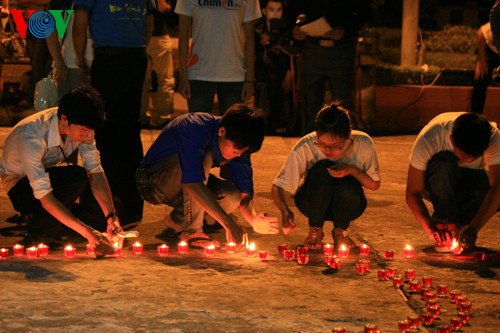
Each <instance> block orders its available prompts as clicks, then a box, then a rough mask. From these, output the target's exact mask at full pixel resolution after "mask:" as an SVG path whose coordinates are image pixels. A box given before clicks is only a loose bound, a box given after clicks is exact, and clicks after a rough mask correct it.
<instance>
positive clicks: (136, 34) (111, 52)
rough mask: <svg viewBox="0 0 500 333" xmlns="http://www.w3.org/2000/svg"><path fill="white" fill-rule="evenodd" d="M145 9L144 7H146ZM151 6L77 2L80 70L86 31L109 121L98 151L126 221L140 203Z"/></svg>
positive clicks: (116, 0)
mask: <svg viewBox="0 0 500 333" xmlns="http://www.w3.org/2000/svg"><path fill="white" fill-rule="evenodd" d="M145 6H147V8H146V7H145ZM153 8H154V3H153V2H151V1H143V0H75V14H74V15H75V21H74V24H73V42H74V45H75V52H76V56H77V59H78V65H79V67H80V68H85V62H84V57H83V53H84V50H85V45H86V42H87V28H89V27H90V34H91V36H92V40H93V43H94V45H93V46H94V61H93V62H92V67H91V70H90V78H91V84H92V86H94V87H95V88H96V89H97V90H98V91H99V92H100V93H101V95H102V97H103V99H104V105H105V108H106V114H107V119H106V122H105V123H104V126H103V127H102V129H100V130H98V131H96V142H97V148H98V149H99V151H100V152H101V160H102V166H103V168H104V170H105V171H106V174H107V175H108V180H109V185H110V187H111V189H112V190H113V193H114V194H115V195H116V196H117V197H118V198H120V200H121V201H122V203H123V209H124V212H123V213H124V221H123V222H124V223H130V222H137V221H140V220H141V219H142V212H143V208H144V207H143V206H144V202H143V200H142V198H141V196H140V195H139V192H137V188H136V186H135V170H136V169H137V167H138V166H139V163H140V162H141V160H142V157H143V150H142V142H141V126H140V122H139V116H140V111H141V96H142V84H143V82H144V75H145V72H146V65H147V58H146V52H145V47H146V39H147V36H150V35H151V33H150V32H151V30H149V33H148V32H147V31H146V30H147V29H146V27H147V26H148V28H149V29H152V24H153V21H152V20H153V17H152V15H149V14H150V13H152V10H153Z"/></svg>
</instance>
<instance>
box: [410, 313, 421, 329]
mask: <svg viewBox="0 0 500 333" xmlns="http://www.w3.org/2000/svg"><path fill="white" fill-rule="evenodd" d="M408 321H409V322H410V324H411V326H412V327H418V326H419V325H420V323H421V322H422V318H420V316H419V315H416V314H414V315H411V316H408Z"/></svg>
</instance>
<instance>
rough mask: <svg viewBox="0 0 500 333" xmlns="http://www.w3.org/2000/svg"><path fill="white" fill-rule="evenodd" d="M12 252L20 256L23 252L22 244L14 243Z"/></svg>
mask: <svg viewBox="0 0 500 333" xmlns="http://www.w3.org/2000/svg"><path fill="white" fill-rule="evenodd" d="M12 252H14V255H15V256H16V257H17V256H22V255H23V253H24V246H23V245H21V244H16V245H14V246H13V247H12Z"/></svg>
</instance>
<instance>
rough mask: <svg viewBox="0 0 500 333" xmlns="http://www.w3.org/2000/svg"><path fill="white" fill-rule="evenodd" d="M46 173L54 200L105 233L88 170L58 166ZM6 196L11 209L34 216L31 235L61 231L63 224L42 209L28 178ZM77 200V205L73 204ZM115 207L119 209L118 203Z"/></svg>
mask: <svg viewBox="0 0 500 333" xmlns="http://www.w3.org/2000/svg"><path fill="white" fill-rule="evenodd" d="M47 172H48V173H49V176H50V183H51V185H52V194H53V195H54V196H55V197H56V199H58V200H59V201H60V202H61V203H62V204H63V205H64V206H65V207H66V208H68V209H70V210H71V212H72V213H73V214H74V215H75V216H76V217H77V218H78V219H80V220H81V221H83V222H84V223H85V224H87V225H89V226H91V227H93V228H95V229H99V230H101V231H105V230H106V226H107V222H106V219H105V216H104V213H103V212H102V210H101V208H100V206H99V204H98V203H97V201H96V200H95V198H94V196H93V194H92V190H91V189H90V185H89V181H88V177H87V171H86V170H85V169H84V168H82V167H80V166H61V167H54V168H49V169H47ZM8 195H9V198H10V201H11V202H12V205H13V207H14V210H16V211H18V212H20V213H22V214H27V215H30V216H32V217H33V218H32V219H31V221H30V223H29V224H28V227H27V228H28V233H29V234H30V235H33V236H35V235H47V236H51V237H56V236H57V235H58V233H59V232H60V231H61V229H62V227H63V224H62V223H61V222H59V221H58V220H57V219H56V218H54V217H53V216H52V215H50V214H49V213H48V212H47V211H46V210H45V209H44V208H43V207H42V204H41V202H40V200H38V199H36V198H35V197H34V196H33V189H32V188H31V186H30V184H29V181H28V178H27V177H24V178H22V179H21V180H19V181H18V182H17V184H16V185H15V186H14V187H13V188H12V189H10V191H9V193H8ZM78 198H79V203H78V204H75V201H76V200H77V199H78ZM115 204H116V205H117V206H116V207H117V209H118V208H119V206H120V204H119V203H118V202H115Z"/></svg>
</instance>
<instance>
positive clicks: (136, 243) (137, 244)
mask: <svg viewBox="0 0 500 333" xmlns="http://www.w3.org/2000/svg"><path fill="white" fill-rule="evenodd" d="M141 245H142V244H141V243H139V242H135V243H134V246H141Z"/></svg>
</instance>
